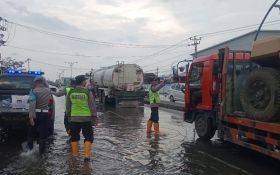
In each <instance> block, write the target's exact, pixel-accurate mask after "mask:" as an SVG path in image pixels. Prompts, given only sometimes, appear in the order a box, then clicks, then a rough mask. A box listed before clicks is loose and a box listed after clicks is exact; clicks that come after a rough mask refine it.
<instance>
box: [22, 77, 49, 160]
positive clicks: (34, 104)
mask: <svg viewBox="0 0 280 175" xmlns="http://www.w3.org/2000/svg"><path fill="white" fill-rule="evenodd" d="M44 82H45V80H44V78H43V77H42V76H36V77H35V78H34V83H35V85H34V89H32V90H31V91H30V95H29V105H30V106H29V119H30V127H29V129H28V136H27V146H28V148H29V149H30V150H32V149H33V140H34V138H35V137H36V136H37V135H38V137H39V140H38V142H39V153H40V155H41V154H43V153H44V151H45V144H46V143H45V142H46V139H47V137H48V136H49V135H50V130H49V129H50V123H51V112H50V108H51V106H50V104H51V103H53V102H52V100H53V99H52V95H51V91H50V89H49V88H47V87H46V86H45V84H44Z"/></svg>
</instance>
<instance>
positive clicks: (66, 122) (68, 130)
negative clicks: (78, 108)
mask: <svg viewBox="0 0 280 175" xmlns="http://www.w3.org/2000/svg"><path fill="white" fill-rule="evenodd" d="M64 127H65V130H66V132H67V133H68V134H69V132H70V122H69V117H68V116H67V115H66V113H64Z"/></svg>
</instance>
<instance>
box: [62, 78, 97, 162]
mask: <svg viewBox="0 0 280 175" xmlns="http://www.w3.org/2000/svg"><path fill="white" fill-rule="evenodd" d="M85 80H86V79H85V77H84V76H77V77H76V83H77V86H76V87H75V88H73V89H71V90H70V92H69V94H68V95H67V100H66V111H67V115H68V116H69V117H70V135H71V146H72V153H73V156H74V157H75V158H76V157H77V156H78V142H79V140H80V131H81V130H82V134H83V136H84V138H85V140H84V148H85V150H84V151H85V160H89V159H90V155H91V144H92V142H93V128H92V124H93V121H95V120H96V116H97V114H96V108H95V103H94V98H93V95H92V93H90V91H89V90H88V89H86V88H85V87H84V85H83V83H82V82H84V81H85Z"/></svg>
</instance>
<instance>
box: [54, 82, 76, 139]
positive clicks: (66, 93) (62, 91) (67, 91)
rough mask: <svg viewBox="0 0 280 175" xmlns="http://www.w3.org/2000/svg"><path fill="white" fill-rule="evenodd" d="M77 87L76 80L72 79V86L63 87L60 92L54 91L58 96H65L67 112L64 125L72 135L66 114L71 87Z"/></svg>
mask: <svg viewBox="0 0 280 175" xmlns="http://www.w3.org/2000/svg"><path fill="white" fill-rule="evenodd" d="M74 87H75V80H73V79H71V80H70V87H66V88H63V89H62V90H60V91H58V92H52V94H53V95H54V96H56V97H62V96H65V107H64V108H65V109H64V110H65V112H64V127H65V130H66V132H67V134H68V135H70V124H69V122H68V116H67V115H66V97H67V95H68V93H69V92H70V90H71V89H73V88H74Z"/></svg>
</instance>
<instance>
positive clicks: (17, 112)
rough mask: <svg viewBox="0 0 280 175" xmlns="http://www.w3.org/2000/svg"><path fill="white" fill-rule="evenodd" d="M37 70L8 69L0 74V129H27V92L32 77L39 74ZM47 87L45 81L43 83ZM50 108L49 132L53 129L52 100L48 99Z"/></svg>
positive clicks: (32, 84) (30, 87)
mask: <svg viewBox="0 0 280 175" xmlns="http://www.w3.org/2000/svg"><path fill="white" fill-rule="evenodd" d="M41 74H43V73H42V72H39V71H29V72H22V71H17V70H8V71H7V73H6V74H2V75H0V130H7V131H11V130H15V129H21V130H24V131H25V132H26V131H27V127H28V122H29V117H28V114H29V103H28V99H29V93H30V90H31V89H32V88H33V86H34V82H33V80H34V78H35V76H36V75H41ZM44 84H45V85H46V86H47V87H49V85H48V83H47V81H46V80H45V83H44ZM50 103H51V104H50V105H52V107H53V108H52V109H50V112H49V113H50V114H51V117H52V123H51V124H50V133H53V130H54V117H55V113H54V111H55V109H54V106H55V104H54V100H53V99H52V100H51V101H50ZM0 137H1V135H0Z"/></svg>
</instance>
